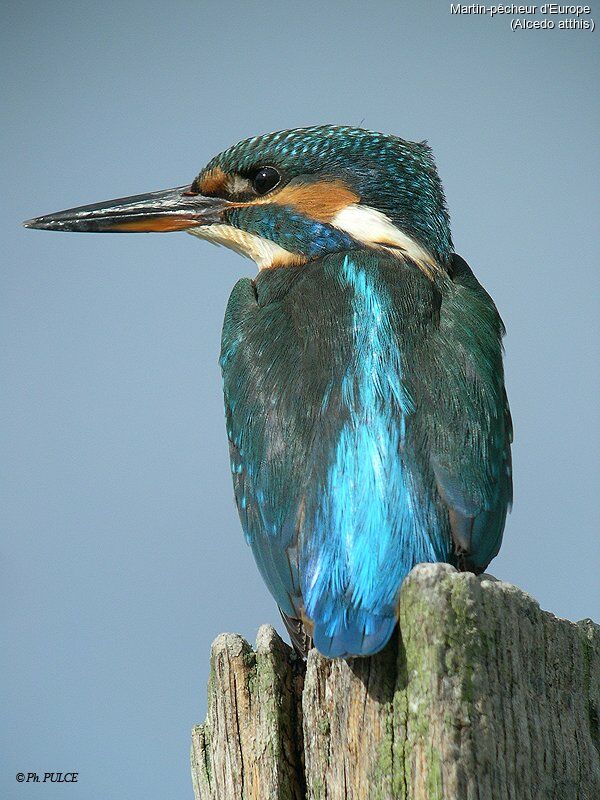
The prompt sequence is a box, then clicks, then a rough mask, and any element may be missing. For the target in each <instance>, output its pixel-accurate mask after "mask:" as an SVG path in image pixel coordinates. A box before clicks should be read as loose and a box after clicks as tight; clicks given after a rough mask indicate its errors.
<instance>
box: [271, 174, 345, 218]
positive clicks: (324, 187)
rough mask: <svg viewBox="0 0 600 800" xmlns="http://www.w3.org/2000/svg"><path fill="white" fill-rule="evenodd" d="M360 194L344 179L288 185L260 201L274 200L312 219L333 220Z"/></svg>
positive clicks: (273, 201)
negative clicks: (270, 197)
mask: <svg viewBox="0 0 600 800" xmlns="http://www.w3.org/2000/svg"><path fill="white" fill-rule="evenodd" d="M359 200H360V197H359V195H357V194H356V193H355V192H353V191H352V190H351V189H350V188H349V187H348V186H347V185H346V184H345V183H344V182H343V181H340V180H332V181H316V182H314V183H304V184H298V185H296V186H294V185H293V184H292V185H288V186H286V187H285V188H283V189H282V190H281V191H280V192H277V194H276V195H275V196H274V197H273V199H272V200H270V199H267V198H265V199H264V200H261V201H258V202H272V203H277V205H281V206H290V207H291V208H294V209H295V210H296V211H299V212H300V213H301V214H304V215H305V216H306V217H309V218H310V219H316V220H318V221H319V222H331V220H332V219H333V217H335V215H336V214H337V213H338V211H341V210H342V209H343V208H346V206H349V205H351V204H352V203H357V202H358V201H359Z"/></svg>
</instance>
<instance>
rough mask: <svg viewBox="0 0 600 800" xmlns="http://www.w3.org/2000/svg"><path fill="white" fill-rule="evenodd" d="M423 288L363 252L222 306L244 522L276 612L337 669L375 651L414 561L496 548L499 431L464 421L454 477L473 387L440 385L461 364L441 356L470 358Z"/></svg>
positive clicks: (263, 278)
mask: <svg viewBox="0 0 600 800" xmlns="http://www.w3.org/2000/svg"><path fill="white" fill-rule="evenodd" d="M467 269H468V268H467ZM459 289H460V290H461V291H462V290H463V289H464V291H470V292H472V291H473V290H472V289H470V288H469V287H466V288H465V287H462V288H460V287H459ZM448 291H449V292H450V293H451V292H452V291H455V288H453V287H450V288H449V289H448ZM436 293H437V289H436V287H434V286H433V285H432V284H431V282H430V281H428V280H427V279H426V278H425V277H424V276H423V275H422V274H421V273H420V272H419V271H418V270H416V269H415V268H414V267H413V266H412V265H409V264H406V265H403V264H402V262H399V261H398V260H396V259H388V260H387V261H386V260H385V259H383V260H382V259H381V258H380V257H378V256H377V255H376V254H373V253H368V252H366V251H359V252H356V253H352V254H348V255H346V256H344V255H342V254H339V255H333V256H329V257H326V258H324V259H321V260H320V261H318V262H312V263H310V264H308V265H306V267H304V268H302V269H297V270H296V269H294V270H290V269H285V268H284V269H279V270H274V271H272V272H271V273H270V274H268V275H264V273H261V275H259V277H258V278H257V280H256V281H255V282H251V281H249V280H242V281H239V282H238V284H236V286H235V288H234V290H233V292H232V295H231V298H230V302H229V305H228V309H227V313H226V318H225V323H224V328H223V343H222V356H221V365H222V368H223V380H224V392H225V406H226V415H227V428H228V435H229V439H230V449H231V464H232V474H233V480H234V489H235V495H236V501H237V505H238V510H239V512H240V518H241V521H242V526H243V528H244V533H245V535H246V538H247V540H248V542H249V543H250V545H251V547H252V549H253V552H254V555H255V558H256V561H257V564H258V566H259V569H260V571H261V574H262V575H263V578H264V580H265V582H266V584H267V586H268V587H269V589H270V591H271V593H272V594H273V596H274V597H275V599H276V601H277V603H278V605H279V606H280V608H281V609H282V611H283V612H284V613H285V614H286V615H288V616H290V617H295V618H302V619H304V620H305V621H306V622H307V624H308V625H311V626H312V629H313V636H314V641H315V644H316V646H317V647H318V648H319V650H320V651H321V652H323V653H325V654H326V655H329V656H332V657H333V656H343V655H368V654H370V653H373V652H376V651H377V650H379V649H381V647H383V645H384V644H385V643H386V642H387V640H388V639H389V637H390V635H391V633H392V630H393V628H394V625H395V619H396V618H395V613H396V604H397V598H398V592H399V589H400V585H401V583H402V581H403V579H404V577H405V576H406V574H407V573H408V572H409V571H410V569H411V568H412V567H413V566H414V564H416V563H419V562H421V561H448V560H450V561H451V560H453V558H454V551H455V549H456V543H457V542H458V543H459V545H460V543H461V541H462V542H463V543H464V544H465V546H468V547H470V548H471V550H473V551H474V552H475V555H476V557H477V559H479V560H481V558H482V557H483V560H485V558H486V557H487V556H488V555H489V554H490V553H491V552H492V551H493V550H494V547H495V546H496V542H497V541H499V535H500V534H501V529H502V526H503V522H504V518H503V514H505V513H506V497H505V490H504V488H502V487H501V489H500V490H498V480H495V481H494V475H493V473H494V470H496V471H497V470H502V469H503V468H505V467H506V464H505V463H504V467H503V465H502V463H500V462H498V458H497V456H496V455H495V453H496V450H494V448H493V443H492V444H490V442H491V441H492V439H491V438H490V437H492V438H493V436H494V435H495V436H496V437H497V438H499V440H501V441H500V445H499V447H500V450H499V452H500V451H501V452H505V450H506V442H505V439H506V437H505V435H504V429H502V430H501V431H500V432H498V430H497V429H495V428H494V426H493V425H489V426H488V427H489V428H490V433H489V436H488V435H487V433H486V431H485V430H483V429H484V428H485V427H486V423H485V420H484V422H483V424H482V425H481V424H479V423H480V421H478V420H477V419H476V420H475V421H476V423H477V424H476V425H475V428H477V430H479V429H480V428H481V436H480V438H481V442H478V443H477V444H476V447H475V449H476V450H477V452H478V455H477V457H476V459H475V465H473V464H466V467H467V470H466V472H467V473H468V474H466V477H465V475H462V474H461V472H460V465H458V471H459V474H458V476H457V474H456V469H457V465H456V464H455V463H454V459H455V455H456V453H455V451H456V445H457V442H458V441H459V440H461V441H462V438H464V435H463V434H462V433H460V431H459V430H458V428H460V425H459V426H458V427H457V426H456V425H455V424H454V423H455V422H456V420H459V421H460V420H462V425H463V428H468V429H470V427H472V422H473V420H471V419H470V418H469V413H467V415H466V417H467V418H466V419H465V414H464V413H463V414H462V417H461V412H460V408H461V407H462V408H463V409H464V406H465V402H466V400H465V398H464V397H462V396H460V395H461V393H462V394H463V395H464V394H465V392H467V393H468V391H469V389H470V388H471V385H470V383H469V382H470V381H472V375H467V373H468V372H469V370H468V369H463V368H460V369H458V371H456V372H455V373H452V372H451V374H450V375H447V374H446V372H447V370H448V364H449V363H451V362H452V361H454V362H456V363H458V361H460V358H457V352H458V351H457V352H453V353H451V354H448V353H447V352H444V347H446V349H448V347H450V346H452V347H454V348H455V350H456V348H458V350H460V347H461V342H463V344H464V350H465V353H466V354H467V355H468V354H469V348H472V347H473V346H474V345H473V342H465V341H464V332H461V330H460V328H461V325H462V323H461V322H460V321H458V322H457V319H456V316H457V315H456V309H455V308H454V306H453V301H451V302H450V303H449V304H448V307H447V308H445V309H444V308H443V303H442V312H441V313H438V312H439V306H440V303H439V297H438V296H437V294H436ZM454 299H455V301H456V302H455V303H454V304H455V305H457V306H459V305H460V302H459V300H460V298H454ZM467 300H468V301H470V300H471V298H469V297H467ZM494 311H495V309H494ZM465 324H470V323H469V321H468V320H467V321H466V323H465ZM448 327H453V328H454V330H453V335H454V340H453V339H452V337H448V336H447V334H448V330H446V329H445V328H448ZM457 332H458V333H457ZM456 334H457V335H456ZM436 336H437V337H438V338H439V339H440V341H438V340H437V339H436ZM461 336H462V339H461ZM490 341H491V340H490ZM479 345H480V343H477V342H476V343H475V347H476V348H477V346H479ZM496 348H499V345H498V338H497V337H496ZM438 351H439V352H438ZM459 355H460V353H459ZM492 361H493V365H492V372H493V369H494V368H495V366H497V364H496V361H494V359H493V358H492ZM475 367H476V370H475V371H477V368H479V365H475ZM500 369H501V367H500ZM486 380H487V375H485V376H484V377H483V379H482V385H483V384H485V382H486ZM500 384H501V373H500ZM441 388H443V389H448V390H449V391H450V392H452V391H453V390H455V392H457V393H458V395H459V397H458V402H456V400H457V398H456V397H454V400H453V403H452V402H451V403H448V398H445V399H444V398H443V397H440V390H441ZM501 388H502V391H503V387H502V385H501ZM495 391H496V386H495V384H494V386H492V387H491V388H490V387H487V386H485V385H484V386H483V389H482V391H479V389H478V392H479V394H477V393H476V394H477V397H476V402H475V403H474V406H473V409H472V413H473V415H475V417H477V415H483V416H485V415H488V416H489V417H490V419H491V416H490V415H489V413H488V412H489V408H488V407H492V406H493V407H494V409H495V410H494V411H493V413H496V411H497V409H496V406H495V405H494V401H493V399H492V400H490V397H489V395H490V394H491V395H493V394H494V392H495ZM442 394H443V393H442ZM479 400H480V401H481V402H480V403H479V405H478V402H479ZM486 419H487V417H486ZM478 425H479V428H478ZM496 428H497V426H496ZM449 429H450V432H449ZM492 429H493V430H492ZM486 437H487V438H486ZM484 440H485V441H484ZM480 444H481V447H479V445H480ZM485 448H487V449H488V451H489V452H491V453H492V458H491V461H492V465H491V467H490V466H489V465H487V466H486V458H485V455H484V450H485ZM463 449H464V446H463ZM496 449H498V448H496ZM479 451H481V452H479ZM463 466H464V459H463ZM486 470H487V472H486ZM482 486H483V487H484V488H483V489H482ZM473 487H475V490H474V491H472V489H473ZM453 536H454V543H453ZM461 537H462V540H461ZM482 554H483V556H482Z"/></svg>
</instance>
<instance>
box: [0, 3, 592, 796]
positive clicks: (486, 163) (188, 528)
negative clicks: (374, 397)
mask: <svg viewBox="0 0 600 800" xmlns="http://www.w3.org/2000/svg"><path fill="white" fill-rule="evenodd" d="M594 13H596V14H598V16H599V17H600V6H598V4H596V6H594ZM2 17H3V19H2V26H1V29H2V32H1V34H0V35H1V37H2V41H1V42H0V53H1V58H2V62H3V67H2V81H1V88H0V92H1V98H0V100H1V108H2V126H1V133H0V135H1V137H2V146H1V154H2V155H1V158H2V187H3V191H2V214H1V215H0V225H1V228H2V231H1V240H0V241H1V247H2V258H1V261H2V266H1V270H2V272H1V276H2V285H1V288H0V292H1V294H0V298H1V300H0V302H1V306H2V308H1V318H0V326H1V337H2V341H1V348H2V350H1V365H0V366H1V370H2V373H1V375H0V380H1V385H2V396H1V403H2V417H1V419H2V422H1V425H2V428H1V441H0V448H1V452H2V462H1V472H0V480H1V491H2V499H1V504H2V511H1V517H2V519H1V524H2V541H1V543H0V560H1V566H0V569H1V576H0V577H1V590H0V591H1V595H2V596H1V598H0V600H1V604H2V625H3V637H2V640H3V646H2V671H3V675H2V679H1V692H2V697H1V704H2V705H1V709H0V711H1V717H2V720H3V722H2V737H3V739H4V740H5V741H4V743H3V744H2V745H1V747H0V750H1V753H2V755H1V756H0V759H1V768H0V796H1V797H2V798H6V800H13V799H14V800H16V799H17V798H18V799H19V800H21V798H28V797H30V796H31V797H33V795H35V796H36V797H37V796H41V795H42V794H43V795H44V798H45V800H52V798H54V797H58V796H59V795H60V797H63V796H65V795H66V794H68V795H69V800H95V799H96V798H102V800H122V799H123V798H128V799H129V798H144V800H175V799H177V800H179V798H191V797H192V787H191V782H190V777H189V766H188V763H189V762H188V749H189V735H190V728H191V726H192V725H193V724H194V723H196V722H200V721H202V720H203V718H204V714H205V710H206V705H205V697H206V681H207V676H208V659H209V648H210V643H211V641H212V639H213V638H214V637H215V636H216V635H217V634H218V633H220V632H222V631H238V632H240V633H242V634H243V635H244V636H246V637H248V638H249V639H250V640H251V641H252V640H253V639H254V637H255V634H256V629H257V627H258V626H259V625H260V624H261V623H264V622H271V623H273V624H275V625H276V627H278V628H279V629H280V630H281V625H280V622H279V618H278V614H277V611H276V608H275V605H274V602H273V601H272V600H271V598H270V596H269V595H268V593H267V590H266V589H265V588H264V586H263V584H262V581H261V579H260V577H259V575H258V571H257V569H256V568H255V565H254V563H253V560H252V557H251V553H250V550H249V549H248V548H247V546H246V544H245V542H244V539H243V536H242V534H241V530H240V526H239V522H238V519H237V514H236V511H235V507H234V503H233V499H232V488H231V479H230V474H229V464H228V455H227V445H226V437H225V430H224V422H223V408H222V396H221V386H220V374H219V369H218V365H217V358H218V351H219V339H220V330H221V322H222V317H223V313H224V310H225V306H226V302H227V297H228V295H229V292H230V291H231V288H232V286H233V284H234V282H235V281H236V280H237V279H238V278H239V277H241V276H243V275H249V276H251V275H253V274H254V272H255V267H254V265H253V264H252V263H251V262H249V261H244V260H242V259H241V258H240V257H239V256H237V255H236V254H234V253H231V252H228V251H226V250H224V249H217V248H215V247H213V246H211V245H209V244H207V243H202V242H200V241H198V240H196V239H194V238H193V237H191V236H188V235H184V234H182V233H181V234H170V235H163V236H158V235H154V236H142V235H138V236H110V235H105V236H82V235H75V234H73V235H57V234H51V233H46V232H40V231H31V230H25V229H23V228H21V227H20V222H21V220H23V219H26V218H29V217H32V216H37V215H39V214H44V213H49V212H52V211H57V210H59V209H62V208H66V207H69V206H74V205H79V204H83V203H89V202H95V201H99V200H103V199H107V198H111V197H119V196H123V195H128V194H135V193H138V192H143V191H149V190H154V189H161V188H167V187H170V186H177V185H181V184H184V183H187V182H189V181H190V180H191V179H192V178H193V177H194V176H195V175H196V174H197V172H198V171H199V170H200V168H201V167H202V166H203V164H204V163H205V162H206V161H207V160H208V159H209V158H210V157H211V156H213V155H214V154H215V153H217V152H219V151H220V150H222V149H225V148H226V147H228V146H229V145H230V144H232V143H234V142H236V141H238V140H239V139H242V138H246V137H247V136H251V135H254V134H258V133H263V132H268V131H271V130H277V129H281V128H289V127H295V126H301V125H311V124H317V123H324V122H335V123H343V124H355V125H358V124H362V125H364V126H365V127H368V128H371V129H375V130H381V131H384V132H387V133H394V134H398V135H400V136H402V137H404V138H407V139H424V138H427V139H428V140H429V142H430V144H431V145H432V147H433V149H434V152H435V155H436V159H437V163H438V167H439V171H440V174H441V176H442V180H443V181H444V185H445V189H446V194H447V199H448V204H449V207H450V211H451V214H452V222H453V234H454V242H455V247H456V250H457V251H458V252H459V253H460V254H461V255H463V256H464V257H465V258H466V259H467V260H468V262H469V263H470V265H471V266H472V268H473V269H474V271H475V272H476V274H477V276H478V277H479V279H480V280H481V281H482V283H483V284H484V285H485V287H486V288H487V289H488V290H489V291H490V293H491V294H492V295H493V297H494V299H495V301H496V303H497V305H498V308H499V309H500V312H501V314H502V316H503V318H504V321H505V323H506V326H507V328H508V336H507V338H506V353H507V356H506V372H507V386H508V392H509V397H510V400H511V405H512V412H513V417H514V424H515V436H516V438H515V446H514V473H515V506H514V511H513V513H512V515H511V517H510V518H509V520H508V524H507V528H506V534H505V540H504V545H503V548H502V551H501V553H500V555H499V556H498V558H497V559H496V560H495V561H494V562H493V564H492V566H491V568H490V571H491V572H493V573H494V574H495V575H496V576H498V577H500V578H502V579H504V580H507V581H510V582H512V583H515V584H517V585H518V586H521V587H522V588H524V589H525V590H527V591H528V592H530V593H531V594H532V595H533V596H534V597H536V598H537V599H538V600H539V602H540V604H541V606H542V607H543V608H545V609H548V610H550V611H552V612H554V613H555V614H557V615H560V616H565V617H569V618H570V619H574V620H577V619H580V618H582V617H587V616H590V617H593V618H595V619H599V618H600V590H599V584H598V557H599V555H600V552H599V538H598V508H599V507H600V504H599V503H598V492H599V488H598V477H599V476H598V468H597V467H598V463H597V453H598V446H599V444H600V443H599V441H598V438H599V437H598V423H597V408H598V391H599V388H600V387H599V386H598V370H597V352H598V330H597V325H598V295H597V290H598V246H597V236H598V219H599V216H598V211H599V209H598V204H597V189H598V185H599V183H600V181H599V178H600V175H599V171H600V170H599V152H600V149H599V147H598V144H599V142H598V121H599V120H598V95H597V77H596V78H594V75H597V72H598V60H599V59H598V54H599V50H598V39H597V36H598V34H597V33H595V34H591V33H589V32H585V31H558V30H554V31H530V32H511V30H510V28H509V18H506V17H495V18H494V19H490V18H489V17H487V16H485V17H478V16H451V15H450V4H449V3H447V2H437V1H436V2H431V1H429V2H421V1H419V2H417V1H416V0H415V2H402V1H401V0H393V2H392V1H390V2H384V1H383V0H380V1H379V2H377V0H373V1H372V2H369V3H365V2H356V1H355V0H346V2H333V1H332V0H329V2H327V3H323V2H318V3H315V2H312V0H304V1H303V2H302V3H286V2H283V3H282V2H268V1H267V0H262V1H261V2H251V1H250V2H239V0H238V2H182V1H180V0H179V1H178V0H175V1H174V2H170V3H165V2H163V1H161V2H152V1H149V2H136V1H135V0H130V2H127V3H123V2H113V1H112V0H108V1H107V2H102V3H97V2H94V3H92V2H88V1H87V0H77V1H76V2H75V1H71V0H62V1H61V2H60V3H59V2H50V3H48V2H37V3H33V2H26V1H23V0H20V2H5V3H4V4H3V14H2ZM598 21H600V19H599V20H598ZM52 770H54V771H71V770H74V771H78V772H79V773H80V777H79V783H78V784H76V785H73V786H71V787H69V788H68V789H66V788H65V787H62V786H46V787H44V789H43V790H42V791H40V789H39V787H33V786H32V785H31V784H17V783H16V781H15V774H16V773H17V772H18V771H23V772H28V771H38V772H44V771H52Z"/></svg>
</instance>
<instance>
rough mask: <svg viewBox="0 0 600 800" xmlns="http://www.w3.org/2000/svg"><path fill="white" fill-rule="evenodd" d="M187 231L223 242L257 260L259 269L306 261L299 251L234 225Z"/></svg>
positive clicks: (217, 242) (208, 239) (237, 251)
mask: <svg viewBox="0 0 600 800" xmlns="http://www.w3.org/2000/svg"><path fill="white" fill-rule="evenodd" d="M187 232H188V233H191V234H192V235H193V236H198V238H200V239H206V241H208V242H212V243H213V244H222V245H224V246H225V247H229V249H230V250H235V252H236V253H239V254H240V255H242V256H246V258H250V259H252V261H255V262H256V265H257V267H258V268H259V269H268V268H269V267H272V266H274V265H276V266H284V265H286V264H289V265H293V264H301V263H303V261H304V259H303V257H302V256H299V255H298V254H297V253H291V252H290V251H289V250H284V249H283V247H280V246H279V245H278V244H276V243H275V242H272V241H270V240H269V239H263V238H262V236H257V235H256V234H255V233H248V232H247V231H243V230H240V229H239V228H234V227H233V225H224V224H215V225H201V226H198V227H197V228H189V229H188V231H187Z"/></svg>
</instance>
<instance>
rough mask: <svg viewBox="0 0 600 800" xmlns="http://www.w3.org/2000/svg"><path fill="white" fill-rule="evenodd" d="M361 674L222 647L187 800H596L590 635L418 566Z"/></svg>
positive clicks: (593, 633) (234, 642)
mask: <svg viewBox="0 0 600 800" xmlns="http://www.w3.org/2000/svg"><path fill="white" fill-rule="evenodd" d="M400 631H401V633H400V634H398V635H397V636H395V637H394V638H393V639H392V641H391V642H390V644H389V646H388V647H387V648H386V649H385V650H384V651H383V652H382V653H379V654H378V655H376V656H374V657H373V658H367V659H354V660H350V661H339V660H338V661H330V660H328V659H326V658H324V657H322V656H321V655H319V654H318V653H317V652H316V651H314V650H313V651H312V652H311V653H310V656H309V658H308V662H307V663H306V665H304V664H302V663H301V662H299V661H298V659H297V658H296V656H295V655H294V654H293V652H292V650H291V649H290V648H289V647H288V646H287V645H286V644H284V643H283V642H282V641H281V639H280V638H279V636H278V635H277V634H276V632H275V631H274V630H273V629H272V628H270V627H268V626H263V627H262V628H261V629H260V631H259V634H258V638H257V643H256V649H255V650H252V648H251V647H250V645H249V644H248V643H247V642H246V641H245V640H244V639H242V638H241V637H240V636H236V635H233V634H223V635H222V636H219V637H218V639H217V640H216V641H215V642H214V644H213V647H212V655H211V677H210V681H209V690H208V694H209V704H208V714H207V718H206V721H205V723H204V725H199V726H197V727H196V728H194V730H193V733H192V778H193V783H194V791H195V795H196V800H259V799H260V800H263V799H264V800H271V798H272V799H273V800H303V799H304V798H308V799H309V800H392V799H393V800H397V799H398V800H597V798H600V727H599V717H600V627H599V626H598V625H595V624H594V623H593V622H591V621H590V620H584V621H582V622H579V623H577V624H575V623H572V622H569V621H567V620H562V619H557V618H556V617H554V616H553V615H552V614H549V613H547V612H544V611H541V610H540V608H539V606H538V605H537V603H536V602H535V600H533V599H532V598H531V597H529V596H528V595H527V594H525V593H524V592H522V591H521V590H519V589H517V588H516V587H514V586H510V585H509V584H506V583H502V582H500V581H496V580H495V579H494V578H492V577H491V576H487V575H483V576H481V577H475V576H474V575H471V574H469V573H458V572H456V571H455V570H454V569H453V568H452V567H450V566H448V565H445V564H435V565H419V566H418V567H416V568H415V569H414V570H413V571H412V572H411V574H410V576H409V577H408V579H407V580H406V581H405V583H404V585H403V588H402V593H401V600H400Z"/></svg>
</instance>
